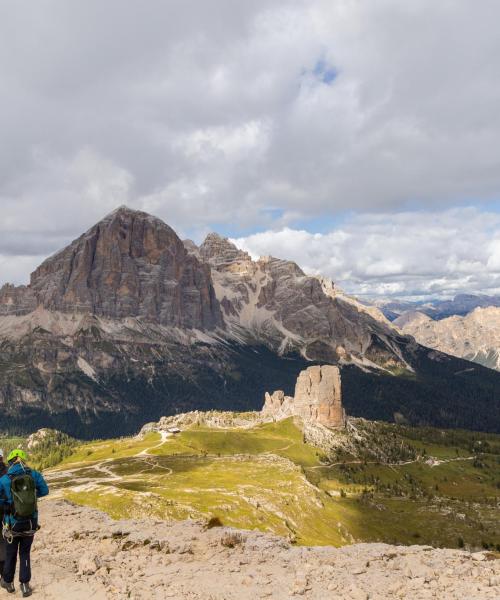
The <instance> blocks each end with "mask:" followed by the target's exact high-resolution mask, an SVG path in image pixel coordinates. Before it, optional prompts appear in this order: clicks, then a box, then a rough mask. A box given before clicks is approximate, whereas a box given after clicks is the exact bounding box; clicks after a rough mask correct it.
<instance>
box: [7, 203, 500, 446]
mask: <svg viewBox="0 0 500 600" xmlns="http://www.w3.org/2000/svg"><path fill="white" fill-rule="evenodd" d="M311 363H331V364H338V365H340V366H341V367H342V382H343V394H344V405H345V407H346V409H347V412H348V413H350V414H351V415H356V416H365V417H367V418H375V419H385V420H389V421H391V420H398V421H400V422H409V423H418V424H433V425H437V426H439V427H463V428H475V429H484V430H491V431H498V430H499V429H500V419H499V418H498V414H499V408H500V374H499V373H496V372H495V371H492V370H490V369H486V368H483V367H481V366H479V365H477V366H472V367H471V363H469V362H466V361H463V360H460V359H457V358H454V357H451V356H449V355H446V354H443V353H440V352H437V351H435V350H429V349H428V348H425V347H423V346H421V345H419V344H418V343H416V342H415V340H414V339H413V338H412V337H410V336H408V335H405V334H402V333H401V331H400V330H399V329H398V328H397V327H395V326H394V325H392V324H391V323H390V321H389V320H388V319H387V318H386V317H385V316H384V315H383V314H382V313H381V312H380V310H379V309H378V308H377V307H373V306H365V305H364V304H361V303H360V302H358V301H356V300H355V299H352V298H350V297H348V296H346V295H344V294H343V293H342V292H341V291H339V290H338V289H337V288H336V286H335V285H334V283H333V282H331V281H330V280H328V279H325V278H322V277H314V276H307V275H305V274H304V272H303V271H302V270H301V269H300V268H299V267H298V266H297V265H296V264H295V263H293V262H290V261H287V260H281V259H278V258H273V257H263V258H260V259H259V260H257V261H253V260H252V259H251V258H250V256H249V255H248V254H246V253H245V252H242V251H241V250H239V249H238V248H236V247H235V246H234V245H233V244H231V243H230V242H229V241H228V240H227V239H224V238H222V237H220V236H218V235H217V234H210V235H209V236H208V237H207V239H206V240H205V241H204V242H203V243H202V244H201V245H200V246H199V247H198V246H197V245H196V244H194V243H193V242H191V241H189V240H186V241H184V242H183V241H181V240H180V239H179V237H178V236H177V234H176V233H175V232H174V230H173V229H171V228H170V227H169V226H168V225H166V224H165V223H164V222H163V221H161V220H160V219H157V218H155V217H153V216H151V215H149V214H147V213H144V212H139V211H133V210H130V209H128V208H126V207H121V208H119V209H117V210H116V211H114V212H113V213H111V214H110V215H108V216H107V217H105V218H104V219H103V220H102V221H100V222H99V223H97V224H96V225H94V226H93V227H92V228H91V229H89V230H88V231H87V232H86V233H84V234H83V235H82V236H81V237H79V238H78V239H77V240H75V241H74V242H72V243H71V244H70V245H69V246H67V247H66V248H64V249H63V250H61V251H60V252H58V253H56V254H55V255H53V256H51V257H50V258H48V259H47V260H46V261H45V262H43V263H42V265H40V267H38V269H36V270H35V272H34V273H33V274H32V275H31V280H30V284H29V285H28V286H19V287H14V286H12V285H9V284H6V285H4V286H3V287H2V288H1V289H0V429H3V430H10V431H29V430H33V429H36V428H38V427H41V426H51V427H56V428H58V429H62V430H64V431H66V432H68V433H71V434H73V435H77V436H80V437H96V436H105V435H122V434H126V433H131V432H135V431H136V430H137V428H138V427H139V426H140V425H142V424H143V423H144V422H146V421H152V420H157V419H158V418H159V417H161V416H162V415H165V414H174V413H178V412H185V411H188V410H191V409H208V408H218V409H231V410H246V409H255V408H260V407H261V406H262V401H263V396H264V392H265V391H266V390H268V389H283V390H284V391H285V393H287V394H290V393H291V391H292V388H293V385H294V383H295V379H296V377H297V374H298V373H299V372H300V371H301V370H302V369H303V368H304V367H305V366H307V365H308V364H311ZM492 415H493V417H494V416H495V415H496V416H497V418H496V419H495V418H492Z"/></svg>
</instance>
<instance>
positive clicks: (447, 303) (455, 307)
mask: <svg viewBox="0 0 500 600" xmlns="http://www.w3.org/2000/svg"><path fill="white" fill-rule="evenodd" d="M368 304H369V305H370V306H376V307H377V308H379V309H380V310H381V311H382V313H383V314H384V315H385V316H386V317H387V318H388V319H389V320H390V321H394V320H395V319H397V318H398V317H399V316H400V315H402V314H403V313H405V312H410V311H418V312H419V313H423V314H424V315H428V316H429V317H432V318H433V319H435V320H439V319H445V318H446V317H451V316H453V315H458V316H465V315H467V314H468V313H470V312H471V311H473V310H474V309H475V308H487V307H489V306H497V307H500V296H487V295H485V294H459V295H457V296H455V297H454V298H453V299H452V300H439V299H436V300H430V301H429V300H426V301H423V300H422V301H407V300H394V299H392V300H376V301H373V302H370V303H368Z"/></svg>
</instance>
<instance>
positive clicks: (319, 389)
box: [262, 365, 346, 427]
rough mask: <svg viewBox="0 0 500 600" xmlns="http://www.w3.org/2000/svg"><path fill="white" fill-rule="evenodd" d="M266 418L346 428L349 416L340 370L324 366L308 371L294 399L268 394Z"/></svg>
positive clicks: (265, 404) (282, 395)
mask: <svg viewBox="0 0 500 600" xmlns="http://www.w3.org/2000/svg"><path fill="white" fill-rule="evenodd" d="M262 414H263V416H271V417H273V418H276V419H284V418H286V417H290V416H297V417H301V418H302V419H304V421H308V422H312V423H317V424H320V425H324V426H325V427H343V426H344V425H345V421H346V416H345V411H344V409H343V407H342V393H341V382H340V370H339V368H338V367H335V366H332V365H324V366H314V367H309V368H308V369H305V370H304V371H302V372H301V373H300V374H299V377H298V379H297V383H296V386H295V396H294V397H293V398H290V397H288V396H285V394H284V393H283V392H282V391H281V390H279V391H276V392H274V393H273V394H272V395H271V394H269V393H266V396H265V403H264V407H263V409H262Z"/></svg>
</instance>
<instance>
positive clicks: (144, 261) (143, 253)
mask: <svg viewBox="0 0 500 600" xmlns="http://www.w3.org/2000/svg"><path fill="white" fill-rule="evenodd" d="M15 290H16V289H14V291H12V290H9V289H8V290H6V292H4V293H3V294H2V295H1V296H0V302H1V303H2V306H3V311H2V312H3V314H6V312H7V311H6V309H5V307H6V306H7V307H8V308H7V310H10V311H11V312H15V311H16V306H18V309H17V314H23V313H24V312H25V306H26V305H29V306H30V307H31V309H33V306H32V304H33V300H32V298H33V297H34V298H36V304H38V305H42V306H44V307H45V308H47V309H49V310H52V311H61V312H79V313H92V314H94V315H97V316H103V317H108V318H112V319H122V318H125V317H142V318H143V319H145V320H148V321H154V322H156V323H159V324H161V325H167V326H174V327H182V328H198V329H214V328H216V327H218V326H222V324H223V323H222V315H221V312H220V308H219V304H218V302H217V299H216V297H215V293H214V290H213V287H212V281H211V276H210V268H209V266H208V265H206V264H203V263H201V262H200V261H199V260H198V259H197V258H196V256H194V255H193V254H189V253H188V252H187V251H186V249H185V247H184V245H183V243H182V241H181V240H180V239H179V237H178V236H177V234H176V233H175V232H174V231H173V229H171V228H170V227H169V226H168V225H166V224H165V223H163V221H160V220H159V219H156V218H155V217H152V216H151V215H148V214H146V213H143V212H139V211H134V210H130V209H128V208H126V207H121V208H119V209H118V210H116V211H114V212H113V213H111V214H110V215H108V216H107V217H106V218H104V219H103V220H102V221H100V222H99V223H97V225H95V226H94V227H92V228H91V229H89V231H87V232H86V233H85V234H84V235H82V236H81V237H80V238H78V239H77V240H75V241H74V242H73V243H72V244H70V245H69V246H68V247H66V248H65V249H64V250H62V251H61V252H58V253H57V254H55V255H54V256H51V257H50V258H48V259H47V260H46V261H45V262H44V263H42V265H40V267H38V269H37V270H36V271H35V272H34V273H33V274H32V275H31V283H30V286H29V288H22V289H20V288H17V290H19V291H18V292H16V291H15ZM16 294H17V295H16Z"/></svg>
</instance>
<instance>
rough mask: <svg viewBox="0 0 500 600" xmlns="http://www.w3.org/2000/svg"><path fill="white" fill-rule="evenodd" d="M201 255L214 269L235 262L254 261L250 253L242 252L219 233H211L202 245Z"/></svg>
mask: <svg viewBox="0 0 500 600" xmlns="http://www.w3.org/2000/svg"><path fill="white" fill-rule="evenodd" d="M199 251H200V255H201V257H202V259H203V260H204V261H205V262H208V263H210V264H211V265H212V266H213V267H215V268H217V267H222V266H225V265H228V264H231V263H234V262H241V261H250V260H252V259H251V257H250V255H249V254H248V252H245V251H244V250H240V249H239V248H238V247H237V246H236V245H235V244H233V243H232V242H230V241H229V240H228V239H227V238H225V237H222V236H220V235H219V234H218V233H209V234H208V235H207V237H206V238H205V241H204V242H203V243H202V244H201V246H200V248H199Z"/></svg>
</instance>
